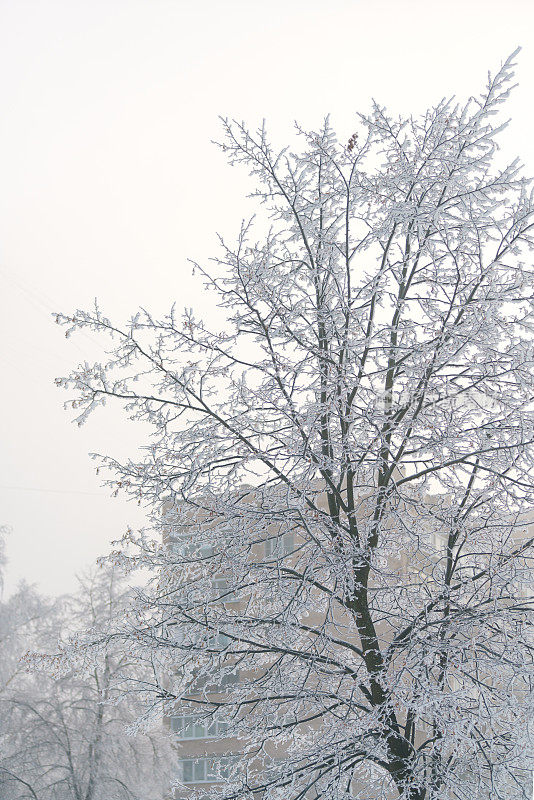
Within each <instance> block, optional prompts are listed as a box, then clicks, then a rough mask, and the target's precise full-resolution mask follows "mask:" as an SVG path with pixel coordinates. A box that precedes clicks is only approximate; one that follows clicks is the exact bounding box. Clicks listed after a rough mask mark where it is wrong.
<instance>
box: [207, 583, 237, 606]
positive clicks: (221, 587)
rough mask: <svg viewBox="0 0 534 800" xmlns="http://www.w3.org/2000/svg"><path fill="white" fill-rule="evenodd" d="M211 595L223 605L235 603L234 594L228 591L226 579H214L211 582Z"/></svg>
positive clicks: (228, 585) (228, 586)
mask: <svg viewBox="0 0 534 800" xmlns="http://www.w3.org/2000/svg"><path fill="white" fill-rule="evenodd" d="M211 585H212V587H213V593H214V595H215V597H216V598H220V599H221V600H222V601H223V602H224V603H235V602H236V600H237V597H236V594H235V592H234V591H232V590H231V589H230V584H229V581H228V578H214V579H213V580H212V582H211Z"/></svg>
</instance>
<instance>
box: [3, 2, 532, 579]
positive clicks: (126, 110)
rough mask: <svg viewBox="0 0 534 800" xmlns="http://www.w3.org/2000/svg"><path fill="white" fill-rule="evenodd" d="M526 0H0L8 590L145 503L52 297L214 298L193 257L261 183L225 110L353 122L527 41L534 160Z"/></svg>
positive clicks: (82, 342)
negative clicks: (82, 408)
mask: <svg viewBox="0 0 534 800" xmlns="http://www.w3.org/2000/svg"><path fill="white" fill-rule="evenodd" d="M533 31H534V4H532V3H531V2H527V0H525V1H524V2H523V1H522V0H509V2H507V3H502V2H496V1H494V2H487V1H486V2H482V0H463V1H462V2H460V0H451V1H450V2H435V3H433V2H428V0H426V2H425V1H424V0H414V1H413V2H406V1H405V0H390V1H389V2H387V1H386V0H368V1H367V2H363V1H362V0H329V2H319V1H318V0H305V2H304V1H302V0H286V2H281V1H280V0H255V2H254V1H252V0H243V1H242V2H240V1H238V0H205V1H204V2H200V0H197V1H196V2H195V1H191V2H190V1H189V0H85V1H82V0H62V1H59V0H37V1H36V2H28V1H27V0H0V64H1V67H0V92H1V109H2V114H1V118H0V120H1V121H0V162H1V163H0V178H1V183H0V287H1V288H0V336H1V339H0V342H1V344H0V353H1V366H2V369H1V384H0V387H1V391H0V444H1V456H2V457H1V459H0V524H8V525H10V526H11V527H12V529H13V532H12V533H11V535H10V536H9V537H8V542H7V552H8V559H9V565H8V570H7V593H9V592H10V591H12V590H13V588H14V587H15V585H16V584H17V582H18V581H19V580H20V579H26V580H28V581H30V582H36V583H37V584H38V587H39V589H40V590H41V591H44V592H47V593H50V594H56V593H62V592H67V591H72V590H73V588H74V584H75V581H74V576H75V573H76V572H79V571H80V570H81V569H82V568H83V567H85V566H87V565H89V564H90V563H91V562H92V561H93V560H94V559H95V558H96V557H97V556H99V555H102V554H105V553H106V552H107V551H108V550H109V547H110V542H111V541H112V540H113V539H116V538H119V537H120V536H121V535H122V533H123V532H124V530H125V528H126V526H127V524H131V525H140V524H142V522H143V516H142V511H141V510H140V509H138V508H137V506H135V505H134V504H131V503H130V504H128V503H126V502H125V501H123V500H114V499H112V498H110V497H109V492H108V490H107V489H106V488H103V487H102V486H101V483H100V478H99V477H98V476H96V475H95V472H94V463H93V462H92V461H91V460H90V459H89V457H88V453H89V452H90V451H95V452H101V453H109V454H112V455H116V456H117V457H119V458H120V457H122V456H124V455H126V454H127V453H133V451H134V449H135V448H136V447H137V446H138V445H139V444H140V443H142V441H143V430H142V429H140V428H139V426H138V425H134V424H132V423H128V422H125V421H124V420H122V419H121V416H120V415H119V414H117V413H114V412H113V411H112V409H111V407H110V406H107V407H106V409H104V410H103V412H104V413H102V412H101V413H99V414H97V415H95V416H93V417H91V418H90V420H89V422H88V423H87V425H86V426H84V427H83V428H81V429H78V428H77V427H76V426H75V425H73V424H72V423H71V419H72V417H73V414H72V412H65V411H64V410H63V403H64V402H65V400H67V398H68V395H67V393H65V392H64V391H62V390H59V389H57V388H56V387H55V385H54V378H55V377H57V376H59V375H66V374H67V373H68V372H69V370H70V368H71V367H72V366H74V365H75V364H76V363H78V361H80V360H85V359H87V360H89V361H95V360H99V359H100V358H101V357H102V355H103V350H102V345H101V343H100V342H99V340H98V339H97V338H96V337H92V336H89V335H86V336H80V335H77V336H75V337H73V338H72V339H69V340H66V339H65V337H64V329H62V328H59V327H58V326H56V325H55V324H54V320H53V317H52V312H54V311H64V312H68V311H69V310H74V309H75V308H84V307H88V306H90V305H91V304H92V303H93V301H94V298H95V297H96V298H98V300H99V304H100V305H101V307H102V309H103V311H104V312H105V313H106V315H107V316H111V317H112V318H113V317H115V318H118V319H125V318H127V317H128V316H129V315H131V314H132V313H133V312H134V311H135V310H136V308H137V307H138V306H140V305H142V306H144V307H146V308H148V309H150V310H151V311H153V312H155V313H156V314H157V313H163V312H164V311H166V310H167V309H168V307H169V306H170V304H171V303H172V302H173V301H176V303H177V306H178V308H180V307H182V306H194V307H195V308H196V310H197V313H198V314H199V315H202V314H204V316H209V309H208V308H203V302H204V295H203V292H202V286H201V284H199V283H198V282H197V281H196V279H193V278H192V277H191V267H190V265H189V264H188V262H187V259H188V258H193V259H196V260H198V261H202V262H206V261H207V259H208V258H209V257H210V256H212V255H216V254H217V253H218V244H217V237H216V232H217V231H218V232H220V233H223V234H224V235H225V236H226V237H227V238H229V239H230V238H232V237H233V236H234V234H236V233H237V231H238V229H239V225H240V222H241V219H242V218H243V217H244V216H247V215H248V214H249V213H250V211H251V206H250V204H249V202H248V201H246V200H245V199H244V196H245V194H246V193H247V191H249V190H250V189H251V186H252V184H251V182H250V180H249V179H248V177H247V175H246V173H245V172H244V171H240V170H239V169H237V168H233V169H231V168H230V167H228V166H227V164H226V162H225V159H224V155H223V154H222V153H221V152H220V151H219V150H218V149H217V148H216V147H215V146H214V145H213V144H212V143H211V141H212V140H213V139H217V137H218V135H219V130H220V129H219V125H218V115H227V116H230V117H236V118H237V119H239V120H242V119H243V120H245V121H246V122H247V123H248V124H249V125H251V126H253V127H254V126H256V125H258V124H260V123H261V120H262V119H263V117H265V118H266V119H267V121H268V128H269V129H270V131H271V133H272V136H273V139H274V141H275V142H276V143H277V144H279V145H283V144H284V143H285V141H286V139H287V138H288V137H292V135H293V133H292V126H293V121H294V120H295V119H296V120H298V121H299V122H300V123H301V124H302V125H304V126H309V127H312V126H319V125H320V123H321V121H322V118H323V117H324V115H325V114H326V113H330V114H331V116H332V122H333V124H334V127H335V128H336V129H337V131H338V134H339V137H340V139H341V140H344V139H347V140H348V138H349V136H350V135H351V133H352V132H353V128H354V120H355V112H356V111H366V110H367V109H368V108H369V104H370V99H371V98H372V97H374V98H376V99H377V100H378V101H379V102H380V103H381V104H384V105H386V106H388V107H389V109H390V110H391V111H394V112H401V111H402V112H410V111H411V112H413V113H414V114H415V113H418V112H420V111H423V110H424V109H425V107H426V106H427V105H431V104H433V103H435V102H437V101H439V100H440V99H441V98H442V97H443V96H448V95H451V94H453V93H456V94H457V95H458V96H459V99H461V100H462V99H463V98H465V97H466V96H467V95H469V94H472V93H478V92H479V91H481V90H482V89H483V85H484V82H485V79H486V73H487V70H488V69H491V70H492V71H495V70H496V69H497V68H498V66H499V65H500V63H501V61H503V60H504V59H505V58H506V57H507V56H508V55H509V53H510V52H511V51H513V50H514V49H515V48H516V47H517V46H518V45H521V46H522V47H523V51H522V52H521V54H520V55H519V63H518V69H517V79H518V81H519V82H520V85H519V87H518V88H517V89H516V90H515V91H514V94H513V96H512V98H511V100H510V102H509V104H508V106H507V113H508V114H509V115H510V116H511V117H512V123H511V126H510V128H509V129H508V130H507V131H506V132H505V133H504V134H503V135H502V137H501V142H502V147H503V150H504V155H505V156H506V157H507V159H508V160H511V159H512V158H513V157H514V156H515V155H519V156H520V158H521V160H522V161H523V162H524V163H525V165H526V170H525V171H526V174H531V173H534V142H533V117H534V112H533V110H532V107H533V94H534V35H533Z"/></svg>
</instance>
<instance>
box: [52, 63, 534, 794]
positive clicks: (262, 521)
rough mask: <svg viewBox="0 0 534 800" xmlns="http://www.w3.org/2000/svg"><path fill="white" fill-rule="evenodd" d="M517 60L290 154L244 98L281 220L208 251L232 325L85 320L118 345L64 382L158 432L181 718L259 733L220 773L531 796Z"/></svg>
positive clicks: (83, 398) (241, 143) (127, 475)
mask: <svg viewBox="0 0 534 800" xmlns="http://www.w3.org/2000/svg"><path fill="white" fill-rule="evenodd" d="M514 55H515V54H514ZM513 57H514V56H512V57H510V58H509V59H508V60H507V61H506V62H505V64H504V65H503V66H502V68H501V69H500V70H499V71H498V72H497V74H496V75H495V76H494V77H491V76H490V77H489V79H488V83H487V87H486V89H485V91H484V93H483V94H482V95H481V96H480V97H474V98H471V99H470V100H469V101H468V102H466V103H465V104H460V103H457V102H456V101H455V100H443V101H441V102H439V103H438V104H437V105H436V106H435V107H433V108H431V109H430V110H429V111H427V112H426V113H424V114H423V115H422V116H418V117H411V116H410V117H402V118H393V117H391V116H390V115H389V114H388V113H387V112H386V110H385V109H384V108H382V107H380V106H379V105H376V104H375V105H373V107H372V110H371V112H370V113H369V114H367V115H364V114H362V115H359V117H358V123H357V130H356V131H355V133H354V134H353V135H352V136H351V137H350V140H349V141H348V143H344V142H339V141H338V140H337V138H336V136H335V134H334V131H333V130H332V128H331V126H330V123H329V122H328V120H327V121H326V122H325V124H324V126H323V127H322V128H321V129H320V130H319V131H317V132H306V131H303V130H301V129H298V134H299V135H300V138H301V142H302V148H301V150H300V152H298V153H293V152H290V151H289V150H288V149H284V150H282V151H280V152H277V151H275V150H274V149H273V147H272V146H271V144H270V143H269V139H268V136H267V133H266V130H265V128H264V127H262V128H261V129H260V130H258V131H257V132H251V131H249V130H248V129H247V128H246V127H244V126H243V125H240V124H236V123H231V122H229V121H223V127H224V139H223V142H222V145H221V146H222V149H223V151H224V152H225V153H226V154H227V156H228V157H229V159H230V161H231V163H233V164H242V165H244V166H245V167H246V168H248V169H249V170H250V172H251V173H252V176H253V178H254V180H255V182H256V185H257V189H256V191H255V193H254V196H255V197H256V198H257V200H258V202H259V204H260V207H261V208H262V209H263V210H264V211H265V216H266V217H267V218H268V219H269V225H270V227H269V226H267V227H266V228H264V229H263V231H265V230H267V233H265V232H262V233H261V234H260V235H259V236H260V239H259V241H256V240H255V238H254V237H255V233H254V230H255V229H254V225H253V223H252V222H249V223H246V224H243V225H242V227H241V231H240V234H239V236H238V240H237V244H236V245H235V246H230V245H228V244H226V243H224V242H223V243H222V253H221V255H220V257H219V258H218V259H216V262H215V264H214V266H212V267H211V268H210V269H209V270H208V269H206V268H203V267H201V266H200V265H197V269H198V271H199V272H200V273H201V275H202V276H203V279H204V282H205V286H206V290H209V291H211V292H212V293H213V294H214V296H215V298H216V300H217V302H218V304H219V306H221V307H222V308H223V309H224V310H225V312H226V315H227V317H226V319H227V324H226V326H224V327H223V329H222V330H214V329H211V328H210V327H209V325H208V324H207V323H206V322H205V321H204V320H202V319H201V318H200V317H198V316H195V315H194V314H193V312H186V313H185V314H184V315H183V316H180V315H177V314H176V313H175V311H174V309H173V310H172V311H171V312H170V313H169V314H168V316H165V317H164V318H161V319H156V318H154V317H153V316H151V315H150V313H148V312H146V311H142V312H140V313H137V314H136V315H135V316H134V317H133V318H132V319H131V321H130V322H129V323H128V324H127V325H125V326H122V327H121V326H120V325H115V324H113V323H112V322H111V321H110V320H109V319H107V318H106V317H105V316H104V314H103V313H102V312H101V311H100V310H99V309H98V308H95V310H94V311H88V312H85V311H78V312H76V313H75V314H74V315H72V314H70V315H59V316H58V322H60V323H62V324H64V325H66V326H67V328H68V329H69V331H70V330H73V329H91V330H92V331H96V332H97V333H100V334H103V335H104V336H106V337H109V338H110V340H111V342H112V343H111V345H110V347H111V349H110V357H109V360H108V361H107V362H106V363H98V364H94V365H89V364H84V365H81V366H80V367H79V368H78V369H77V370H75V371H74V372H73V374H72V375H71V376H70V377H69V378H66V379H60V380H59V381H58V383H59V384H60V385H63V386H65V387H67V388H69V389H70V390H71V391H72V392H73V393H74V400H73V401H72V406H73V407H75V408H77V409H78V413H79V416H78V421H79V422H83V421H84V420H85V419H86V417H87V416H88V414H89V413H90V412H91V411H92V410H93V409H95V408H97V407H98V406H100V405H103V404H104V402H105V401H108V400H116V401H117V402H118V403H122V404H124V408H125V411H126V412H127V413H128V414H129V415H130V417H131V418H133V419H135V420H140V421H142V422H143V423H148V425H150V426H152V438H151V440H150V441H149V442H148V443H147V448H146V455H141V456H139V457H138V458H137V460H136V459H135V458H133V459H132V460H131V461H128V462H127V463H118V462H117V461H116V460H114V459H112V458H109V457H102V462H103V465H104V466H107V467H109V468H110V469H111V470H112V472H113V475H112V476H111V477H110V479H109V482H110V484H111V485H112V486H113V487H114V489H117V490H124V491H126V492H127V493H129V494H130V495H131V496H132V497H134V498H138V499H139V500H140V501H141V502H144V503H146V504H147V505H148V506H149V507H150V508H151V509H152V525H153V527H152V529H147V530H144V531H142V532H140V533H139V534H134V533H129V534H128V535H127V537H126V538H125V547H124V548H123V550H122V555H123V557H124V558H125V559H131V560H132V563H133V564H141V565H142V566H144V567H149V568H150V569H152V570H153V579H152V581H151V583H150V584H149V586H148V588H147V590H146V593H145V595H144V596H142V597H141V600H140V604H139V605H138V607H137V609H132V614H131V616H130V617H129V620H128V622H127V624H125V626H124V628H123V630H122V633H120V634H117V635H120V636H122V637H124V639H125V642H127V645H128V646H129V647H134V646H135V647H136V648H137V649H138V652H139V656H140V657H144V658H146V657H150V659H151V663H152V664H153V666H154V675H155V677H154V688H155V691H156V692H157V694H158V696H159V697H160V698H161V702H162V703H164V704H166V707H167V709H168V711H169V713H172V710H173V708H176V707H181V708H183V707H184V704H185V705H186V706H187V705H188V704H189V706H188V707H189V708H190V710H191V713H193V711H194V713H196V714H199V715H200V716H201V717H202V718H203V719H204V720H212V721H213V720H218V721H219V722H221V721H223V722H224V724H225V725H226V726H228V727H227V729H226V730H227V732H228V735H235V736H237V737H238V739H239V741H240V748H239V753H238V754H236V753H234V755H237V756H238V757H237V759H236V761H235V764H234V763H233V762H228V764H226V765H225V767H224V769H222V770H221V773H220V775H218V777H219V778H220V780H219V782H218V783H217V784H216V786H215V788H213V789H211V793H210V797H214V798H215V797H226V798H236V799H237V798H252V797H253V796H254V797H257V796H259V795H261V796H262V797H264V798H268V799H269V800H272V799H274V798H284V800H297V799H298V798H304V797H320V798H329V800H330V799H332V800H334V798H335V799H336V800H341V798H348V797H360V798H386V797H388V798H389V797H394V796H399V797H401V798H403V799H404V800H423V799H424V800H437V799H438V798H462V800H463V799H464V798H465V800H472V798H474V797H488V796H491V797H492V798H515V797H525V796H526V793H527V791H528V789H527V786H528V783H529V779H528V774H529V773H528V771H529V768H530V766H529V764H530V762H529V752H530V751H529V749H528V725H529V720H530V714H531V708H532V706H531V694H530V688H531V680H532V666H533V660H532V653H533V651H532V638H531V628H530V622H529V620H528V615H529V612H530V610H531V608H532V600H531V598H532V594H531V589H529V587H531V585H532V579H531V568H530V567H531V548H532V538H529V534H528V524H527V523H528V521H529V520H530V519H532V514H533V511H534V509H533V502H532V477H533V452H534V451H533V440H534V428H533V422H534V417H533V403H532V397H533V389H534V387H533V383H534V381H533V366H534V361H533V357H534V347H533V341H532V331H533V323H534V318H533V305H532V297H533V288H534V287H533V272H532V266H531V252H532V250H531V248H532V237H531V231H532V214H533V198H532V194H531V190H530V184H529V182H528V181H526V180H525V179H524V178H523V177H521V173H520V166H519V164H518V163H517V161H514V162H512V163H511V164H503V163H500V165H499V162H498V159H496V158H495V157H496V152H497V144H496V139H497V136H498V134H499V132H500V131H501V130H502V127H503V126H502V125H500V124H499V123H498V122H496V119H497V118H496V116H495V115H496V113H497V112H498V111H500V106H501V104H502V103H503V101H505V100H506V98H507V96H508V93H509V91H510V88H511V77H512V68H513ZM151 531H152V532H151ZM130 545H131V546H132V547H133V548H134V549H133V550H131V549H129V547H130ZM118 557H119V556H118ZM237 675H238V679H237V677H236V676H237ZM210 682H211V683H215V684H216V685H217V686H218V689H219V691H218V693H216V694H214V693H213V688H211V690H210V688H209V683H210ZM202 685H204V689H201V688H199V687H201V686H202ZM195 686H196V692H197V693H196V694H194V692H195ZM206 686H207V688H206ZM223 687H224V691H223ZM192 692H193V693H192ZM191 698H193V699H191ZM203 794H205V792H203ZM191 796H193V795H191Z"/></svg>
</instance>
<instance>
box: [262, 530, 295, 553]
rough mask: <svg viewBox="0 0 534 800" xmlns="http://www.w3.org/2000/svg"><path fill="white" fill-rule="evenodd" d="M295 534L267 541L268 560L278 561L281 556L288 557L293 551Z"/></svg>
mask: <svg viewBox="0 0 534 800" xmlns="http://www.w3.org/2000/svg"><path fill="white" fill-rule="evenodd" d="M293 547H294V544H293V534H292V533H284V534H283V535H282V536H273V537H271V538H269V539H266V540H265V557H266V558H267V559H276V558H279V557H280V556H286V555H287V554H288V553H291V552H292V550H293Z"/></svg>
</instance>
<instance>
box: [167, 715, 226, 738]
mask: <svg viewBox="0 0 534 800" xmlns="http://www.w3.org/2000/svg"><path fill="white" fill-rule="evenodd" d="M227 730H228V723H227V722H221V721H220V720H211V719H210V720H207V719H199V718H198V716H195V715H193V714H184V715H183V716H180V717H172V718H171V731H172V732H173V733H175V734H176V738H177V739H178V741H186V740H187V739H216V738H218V737H219V736H224V735H225V734H226V731H227Z"/></svg>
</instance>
